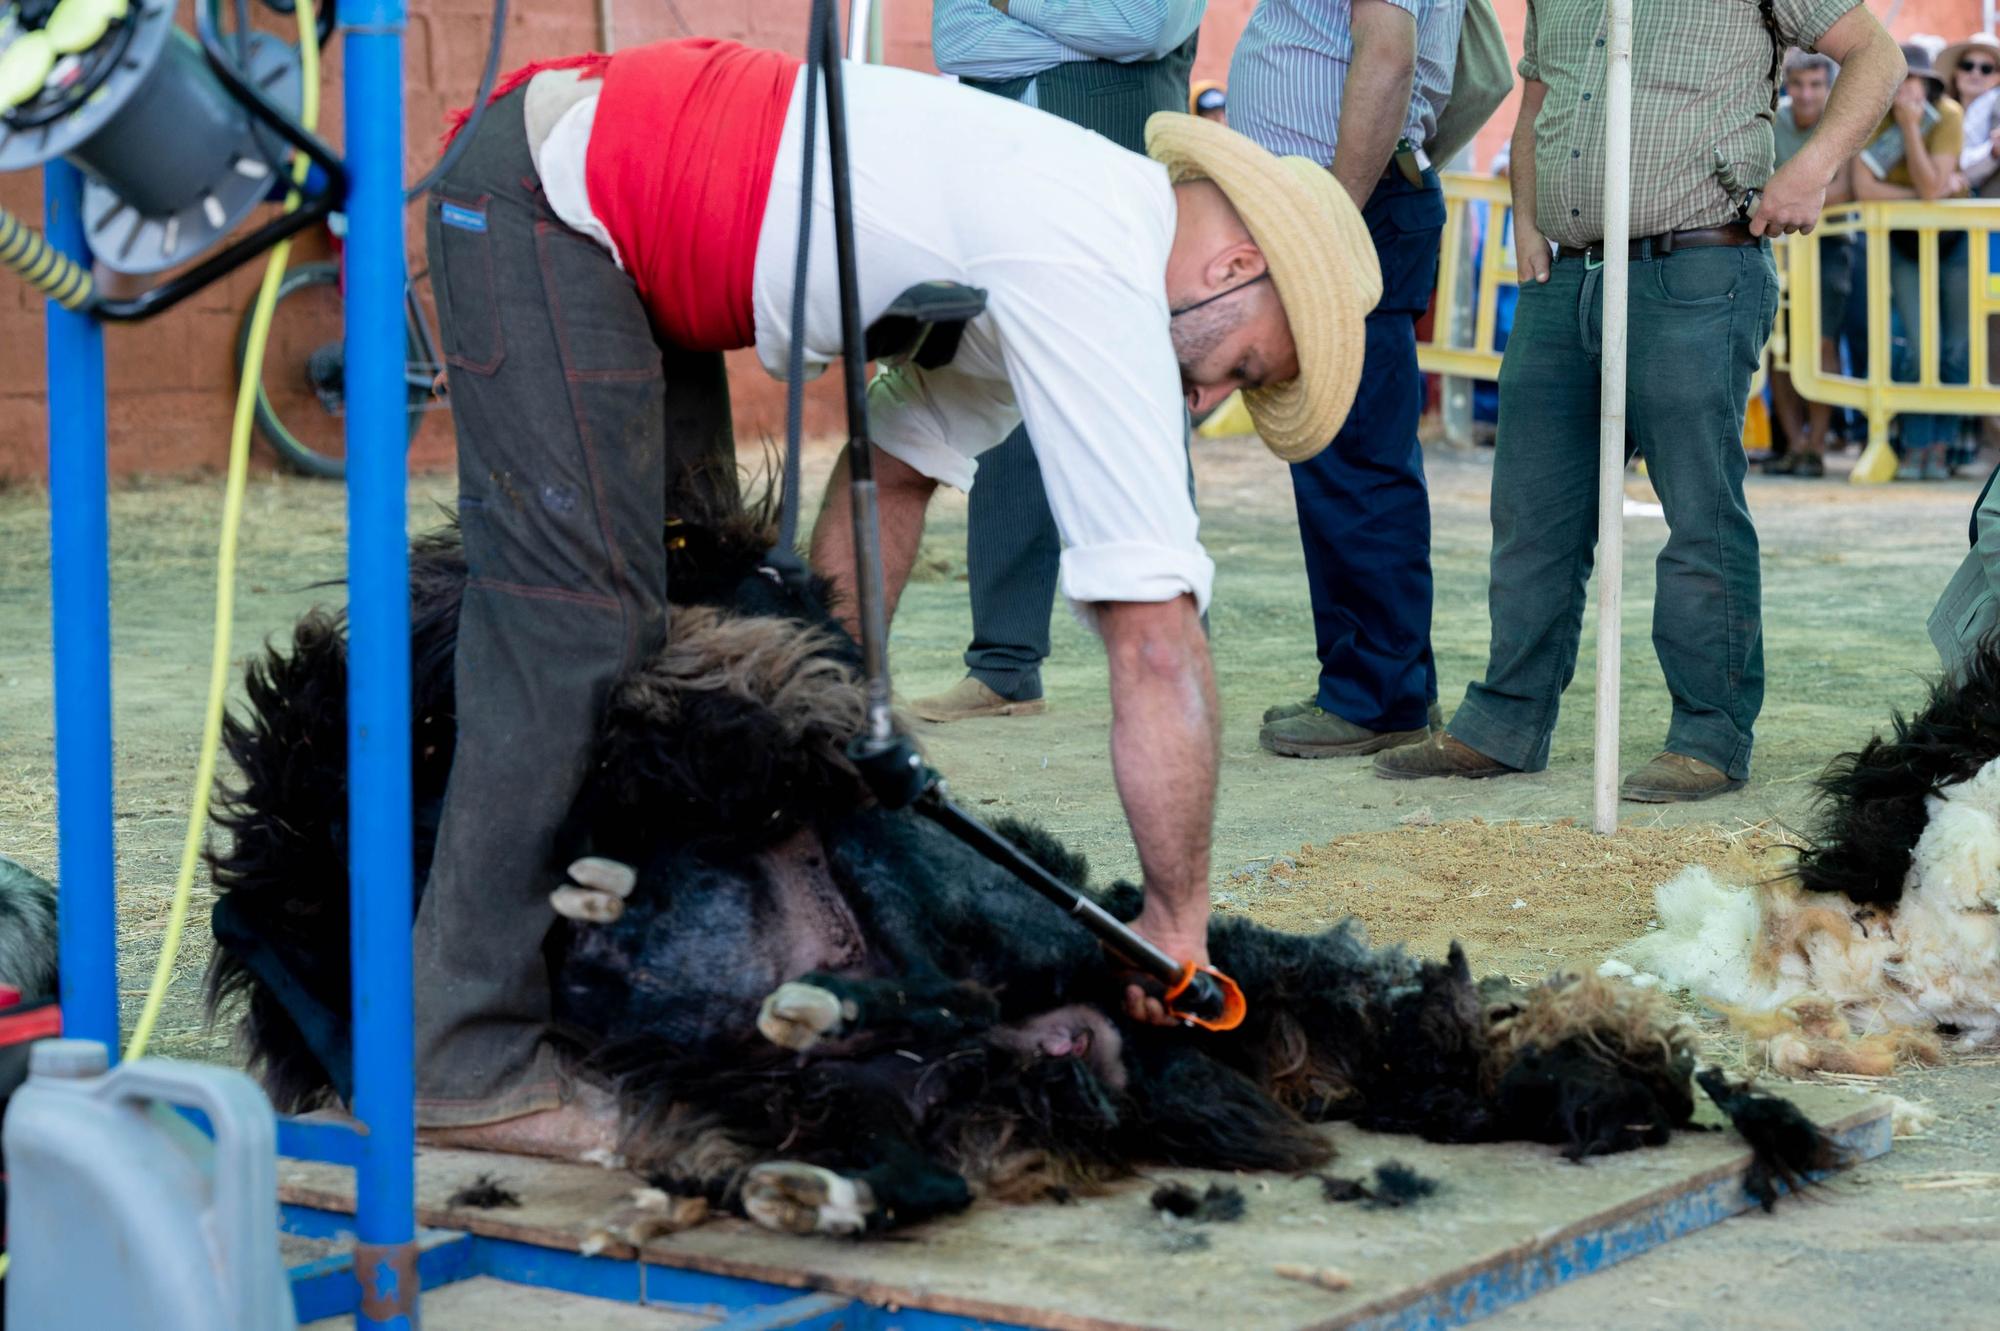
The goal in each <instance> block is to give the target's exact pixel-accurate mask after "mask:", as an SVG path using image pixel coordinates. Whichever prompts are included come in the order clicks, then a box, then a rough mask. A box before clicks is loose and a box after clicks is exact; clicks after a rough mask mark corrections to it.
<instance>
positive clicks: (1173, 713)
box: [1096, 596, 1221, 962]
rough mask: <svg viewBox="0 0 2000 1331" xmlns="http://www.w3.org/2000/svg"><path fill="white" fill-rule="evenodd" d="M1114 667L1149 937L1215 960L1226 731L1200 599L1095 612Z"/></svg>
mask: <svg viewBox="0 0 2000 1331" xmlns="http://www.w3.org/2000/svg"><path fill="white" fill-rule="evenodd" d="M1096 610H1097V615H1098V628H1099V630H1100V631H1101V632H1102V633H1103V635H1104V648H1105V652H1106V653H1107V655H1108V656H1109V658H1110V663H1111V766H1112V771H1113V774H1114V775H1115V776H1116V778H1117V782H1118V795H1119V798H1120V799H1121V800H1122V801H1123V802H1124V805H1125V817H1126V819H1127V821H1128V822H1129V823H1130V824H1131V828H1132V840H1133V842H1134V843H1135V844H1136V845H1137V847H1138V850H1139V864H1140V867H1141V869H1142V870H1143V871H1144V874H1145V885H1146V905H1145V912H1144V914H1142V915H1141V916H1140V917H1139V921H1138V925H1139V928H1140V930H1141V932H1143V933H1145V934H1146V936H1147V937H1148V938H1150V939H1152V941H1153V942H1155V943H1157V944H1158V945H1159V946H1161V947H1162V948H1164V949H1165V950H1167V951H1168V952H1170V953H1172V954H1173V955H1174V956H1176V957H1179V958H1181V959H1183V960H1196V961H1204V962H1205V961H1206V960H1207V956H1208V953H1207V946H1206V939H1207V934H1208V855H1209V842H1210V837H1211V834H1212V831H1213V824H1214V819H1215V772H1216V766H1217V763H1218V760H1219V755H1220V751H1221V749H1220V745H1221V739H1220V735H1221V730H1220V726H1219V724H1218V720H1217V714H1218V709H1217V706H1216V700H1215V672H1214V667H1213V665H1212V663H1211V662H1210V659H1209V653H1208V639H1207V637H1206V635H1204V634H1203V633H1202V629H1201V618H1200V616H1199V615H1198V614H1197V613H1196V611H1195V604H1194V598H1193V597H1191V596H1183V597H1181V598H1179V599H1178V600H1174V601H1167V602H1160V603H1151V602H1114V603H1107V604H1101V605H1099V606H1097V607H1096Z"/></svg>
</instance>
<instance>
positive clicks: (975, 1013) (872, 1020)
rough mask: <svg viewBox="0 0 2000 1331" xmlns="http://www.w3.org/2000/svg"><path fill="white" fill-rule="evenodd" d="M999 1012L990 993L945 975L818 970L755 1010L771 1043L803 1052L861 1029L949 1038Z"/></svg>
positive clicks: (979, 1026) (975, 1027)
mask: <svg viewBox="0 0 2000 1331" xmlns="http://www.w3.org/2000/svg"><path fill="white" fill-rule="evenodd" d="M998 1016H999V1007H998V1005H997V1004H996V1003H995V1002H994V1001H993V996H992V995H991V994H989V993H987V992H986V991H985V990H983V989H981V988H979V987H978V986H976V985H971V984H962V983H959V982H957V981H953V980H947V979H945V978H944V977H942V976H937V975H912V976H905V977H902V978H899V979H887V980H883V979H855V978H851V977H848V976H844V975H830V974H828V973H826V972H824V971H819V972H814V973H813V974H810V975H805V976H801V977H800V978H799V979H796V980H791V981H788V982H787V983H785V984H781V985H779V986H778V987H777V988H776V989H775V990H773V991H772V992H771V994H770V996H769V997H767V998H766V999H765V1000H764V1004H763V1007H762V1008H761V1009H760V1010H759V1012H758V1014H757V1029H758V1030H759V1031H762V1032H763V1034H764V1038H766V1039H767V1040H769V1041H771V1043H773V1044H776V1045H782V1046H783V1047H784V1048H786V1049H797V1050H800V1051H804V1050H807V1049H810V1048H812V1047H813V1046H814V1045H816V1044H819V1043H820V1042H821V1041H823V1040H833V1039H839V1038H841V1037H843V1036H847V1035H852V1034H855V1033H857V1032H860V1031H874V1030H883V1029H896V1030H908V1031H911V1032H914V1033H915V1034H918V1035H920V1036H924V1037H927V1038H944V1037H950V1036H954V1035H960V1034H963V1033H965V1032H967V1031H971V1030H979V1029H983V1028H985V1027H987V1026H990V1025H992V1024H993V1022H994V1021H995V1020H997V1019H998Z"/></svg>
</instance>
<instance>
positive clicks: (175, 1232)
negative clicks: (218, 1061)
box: [4, 1040, 297, 1331]
mask: <svg viewBox="0 0 2000 1331" xmlns="http://www.w3.org/2000/svg"><path fill="white" fill-rule="evenodd" d="M107 1062H108V1059H107V1058H106V1055H105V1050H104V1046H103V1045H101V1044H98V1043H96V1042H95V1041H91V1040H44V1041H42V1042H41V1043H40V1044H37V1045H36V1046H35V1047H34V1051H33V1053H32V1056H31V1058H30V1061H29V1065H28V1080H27V1083H26V1084H25V1085H24V1086H22V1087H21V1089H20V1090H19V1091H17V1092H15V1094H14V1099H13V1102H12V1103H11V1104H10V1105H9V1106H8V1109H7V1124H6V1141H5V1149H6V1157H7V1173H8V1190H7V1236H8V1240H9V1248H10V1250H11V1258H12V1262H11V1265H10V1267H9V1269H8V1271H7V1279H6V1281H5V1285H4V1288H5V1291H6V1300H7V1302H6V1308H7V1325H8V1326H10V1327H13V1328H16V1331H110V1328H114V1327H116V1328H120V1329H121V1331H292V1329H293V1328H295V1327H296V1326H297V1319H296V1318H295V1316H294V1315H293V1311H292V1295H291V1286H290V1283H289V1281H288V1280H287V1278H286V1274H285V1268H284V1265H283V1263H282V1261H281V1260H280V1258H279V1256H278V1168H277V1123H276V1119H275V1118H274V1116H273V1114H272V1112H271V1102H270V1101H269V1100H267V1099H265V1098H264V1093H263V1092H262V1091H261V1090H259V1089H258V1088H257V1084H256V1083H255V1082H253V1081H251V1080H250V1079H249V1078H248V1077H246V1076H244V1075H243V1074H242V1073H241V1072H237V1071H235V1070H234V1069H232V1068H218V1067H207V1066H203V1065H201V1064H195V1063H178V1062H174V1061H172V1060H169V1059H153V1058H147V1059H140V1060H139V1061H138V1062H136V1063H127V1064H125V1065H124V1066H122V1067H120V1068H118V1069H117V1070H116V1071H112V1072H107V1071H105V1066H106V1064H107ZM174 1106H182V1107H185V1108H190V1109H199V1110H201V1111H202V1112H203V1113H205V1114H207V1115H208V1120H209V1123H210V1124H211V1125H212V1127H213V1129H214V1132H215V1137H214V1140H213V1141H211V1140H210V1139H209V1138H208V1137H207V1136H205V1135H204V1134H203V1133H202V1132H201V1131H200V1130H199V1129H198V1128H196V1127H195V1126H194V1125H193V1124H192V1123H190V1122H188V1120H187V1119H185V1118H183V1117H182V1116H181V1115H180V1114H178V1113H176V1112H175V1110H174V1108H173V1107H174Z"/></svg>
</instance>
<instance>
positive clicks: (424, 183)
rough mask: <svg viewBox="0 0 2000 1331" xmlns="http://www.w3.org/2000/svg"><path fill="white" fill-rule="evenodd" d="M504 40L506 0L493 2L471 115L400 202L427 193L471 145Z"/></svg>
mask: <svg viewBox="0 0 2000 1331" xmlns="http://www.w3.org/2000/svg"><path fill="white" fill-rule="evenodd" d="M506 39H507V0H493V35H492V37H491V38H490V39H489V40H488V41H487V43H486V68H485V69H484V70H483V71H481V73H480V75H479V91H478V92H477V93H475V94H474V95H473V98H472V114H471V115H470V116H469V117H467V119H466V122H465V124H464V125H463V126H461V127H460V129H459V131H458V133H457V134H456V135H454V136H453V137H452V140H451V143H450V145H449V146H448V147H446V148H445V150H444V156H442V157H440V158H438V161H437V165H436V166H434V167H432V168H431V169H430V170H429V171H427V172H425V173H424V178H423V179H422V180H419V181H418V182H417V183H416V184H414V185H412V186H410V187H409V189H407V190H405V191H403V200H404V202H406V203H407V202H408V201H410V200H411V199H418V198H422V197H423V196H424V195H426V194H428V193H430V189H431V186H433V185H435V184H437V183H438V182H439V181H440V180H443V179H444V177H445V173H446V172H448V171H450V170H451V169H452V167H454V166H456V165H457V164H458V158H459V155H460V154H461V153H463V152H464V151H465V149H466V146H467V145H468V144H470V143H471V142H472V136H473V134H474V133H475V132H476V131H477V130H478V129H479V122H480V121H481V120H482V119H483V118H484V117H485V115H486V103H487V101H488V100H489V99H490V98H491V97H492V96H493V84H494V82H495V81H496V80H497V79H498V78H499V77H500V47H501V45H502V44H503V43H504V42H505V41H506Z"/></svg>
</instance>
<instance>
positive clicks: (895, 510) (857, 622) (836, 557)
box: [812, 448, 937, 642]
mask: <svg viewBox="0 0 2000 1331" xmlns="http://www.w3.org/2000/svg"><path fill="white" fill-rule="evenodd" d="M848 474H849V473H848V467H847V454H846V452H844V451H843V452H842V453H841V455H840V461H839V463H838V464H837V465H835V467H834V469H833V475H832V477H830V478H829V479H828V480H827V483H826V498H825V499H824V500H823V501H822V502H821V503H820V509H819V517H818V519H817V520H816V521H815V522H814V523H813V530H812V566H813V569H814V571H815V572H817V573H818V574H820V576H822V577H824V578H826V579H828V580H829V581H831V582H832V583H833V586H834V604H835V613H836V614H838V615H839V617H840V622H841V624H842V625H844V626H845V627H846V629H847V631H848V632H849V633H851V634H852V635H854V639H855V641H857V642H859V641H860V640H861V601H860V598H859V597H858V596H857V595H856V594H855V585H854V505H853V500H852V496H851V494H850V490H849V485H848ZM875 486H876V511H877V516H878V518H879V521H880V524H881V530H882V582H883V592H884V604H883V607H882V616H883V618H884V619H885V620H888V619H894V618H895V616H896V603H897V602H898V601H900V600H901V599H902V597H903V587H904V585H905V584H906V583H908V582H909V580H910V569H911V568H912V567H913V566H914V565H915V564H916V562H917V547H918V546H919V545H921V544H922V543H923V539H924V510H925V509H926V508H927V507H928V506H929V504H930V498H931V492H932V491H934V490H936V489H937V482H936V481H933V480H931V479H930V478H929V477H927V476H925V475H923V474H922V473H921V472H919V471H917V470H916V469H915V468H914V467H911V466H910V465H909V464H908V463H906V462H900V461H898V460H897V459H895V458H893V457H891V456H889V455H888V454H887V453H884V452H883V451H882V450H881V449H879V448H878V449H876V450H875Z"/></svg>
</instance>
